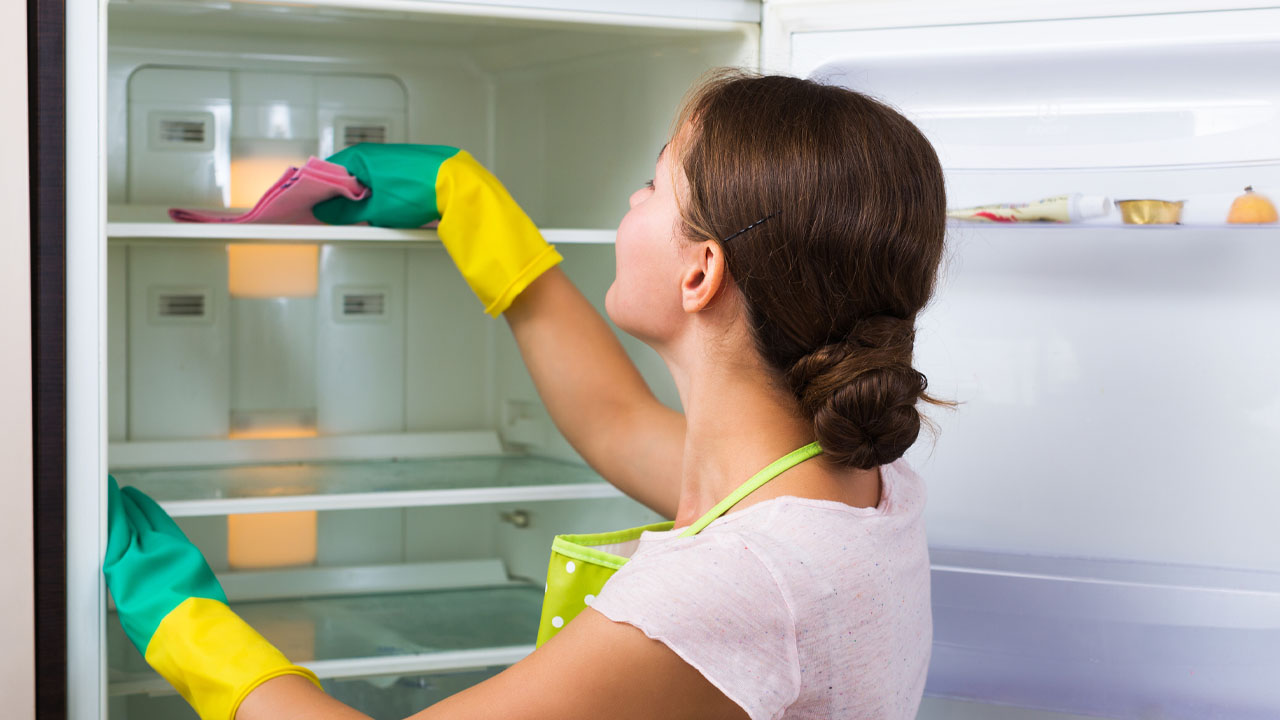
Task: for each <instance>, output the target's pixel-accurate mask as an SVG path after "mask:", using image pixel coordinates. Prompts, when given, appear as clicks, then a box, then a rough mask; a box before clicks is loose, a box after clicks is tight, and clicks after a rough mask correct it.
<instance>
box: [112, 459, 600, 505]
mask: <svg viewBox="0 0 1280 720" xmlns="http://www.w3.org/2000/svg"><path fill="white" fill-rule="evenodd" d="M112 474H113V475H114V476H115V478H116V480H117V481H118V482H119V483H120V484H121V485H131V486H134V487H136V488H138V489H139V490H142V491H143V492H145V493H147V494H148V495H150V496H151V497H153V498H155V500H156V501H157V502H159V503H160V505H161V506H162V507H163V508H164V509H165V510H166V511H167V512H168V513H169V514H170V515H172V516H174V517H193V516H210V515H228V514H238V513H260V512H287V511H293V510H353V509H366V508H379V507H423V506H429V505H469V504H482V503H490V502H516V501H538V500H570V499H587V498H611V497H618V496H619V492H618V490H617V489H616V488H614V487H613V486H612V485H610V484H609V483H607V482H605V481H604V480H603V479H602V478H601V477H600V476H599V475H597V474H596V473H595V471H593V470H592V469H591V468H589V467H586V466H585V465H579V464H575V463H569V462H562V461H559V460H549V459H546V458H537V457H526V456H511V457H471V458H434V459H422V460H381V461H362V462H329V463H296V464H280V465H242V466H224V467H201V468H156V469H150V468H149V469H145V470H121V471H116V472H113V473H112Z"/></svg>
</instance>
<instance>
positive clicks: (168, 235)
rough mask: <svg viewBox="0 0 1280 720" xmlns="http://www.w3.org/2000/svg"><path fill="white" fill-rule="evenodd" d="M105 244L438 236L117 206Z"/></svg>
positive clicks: (555, 240) (602, 233)
mask: <svg viewBox="0 0 1280 720" xmlns="http://www.w3.org/2000/svg"><path fill="white" fill-rule="evenodd" d="M108 216H109V220H108V222H107V239H108V240H111V241H129V240H135V241H136V240H204V241H213V242H273V243H330V242H343V243H345V242H355V243H436V242H439V241H440V236H439V235H437V234H436V231H435V230H427V229H421V230H397V229H394V228H379V227H368V226H359V225H259V224H236V223H180V222H173V221H171V220H169V219H167V213H166V212H165V209H164V208H154V207H127V206H115V207H112V208H111V210H110V211H109V213H108ZM616 233H617V230H616V229H615V228H599V229H596V228H543V229H542V236H543V237H545V238H546V239H547V242H550V243H552V244H560V245H580V244H592V245H612V244H613V240H614V236H615V235H616Z"/></svg>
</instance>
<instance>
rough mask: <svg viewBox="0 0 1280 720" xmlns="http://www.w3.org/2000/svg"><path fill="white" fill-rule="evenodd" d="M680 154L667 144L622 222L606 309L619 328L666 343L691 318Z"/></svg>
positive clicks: (658, 343)
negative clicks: (685, 290)
mask: <svg viewBox="0 0 1280 720" xmlns="http://www.w3.org/2000/svg"><path fill="white" fill-rule="evenodd" d="M674 156H675V152H674V151H673V150H672V149H671V146H669V145H668V146H667V147H664V148H663V149H662V152H661V154H659V155H658V162H657V165H656V166H655V167H654V172H653V180H651V181H649V182H648V183H646V184H645V186H644V187H641V188H640V189H639V190H636V191H635V192H634V193H632V194H631V200H630V203H631V209H630V210H629V211H627V214H626V216H625V217H623V218H622V223H621V224H620V225H619V226H618V238H617V242H616V243H615V246H614V253H615V257H616V274H615V276H614V280H613V285H611V286H610V287H609V292H608V294H606V295H605V311H606V312H607V313H608V314H609V318H610V319H611V320H613V322H614V323H616V324H617V325H618V327H620V328H622V329H623V330H624V331H626V332H627V333H628V334H630V335H632V336H634V337H636V338H639V339H640V340H643V341H644V342H646V343H648V344H649V345H652V346H654V347H660V346H661V345H662V343H663V341H664V340H666V339H668V338H670V337H671V336H672V335H673V334H674V332H675V330H676V329H677V328H679V327H680V324H681V323H682V322H683V321H684V320H685V319H686V318H685V313H684V311H683V309H682V307H681V302H680V273H681V269H682V268H683V267H684V263H682V262H681V258H682V253H683V252H685V251H686V249H687V247H686V246H687V245H688V243H687V242H686V241H685V240H684V239H683V238H681V237H679V234H678V229H679V222H680V215H679V210H678V208H677V206H676V193H677V192H683V188H682V187H678V186H682V185H683V182H684V174H683V173H682V172H681V171H680V170H679V168H678V166H676V165H675V164H674V163H675V162H676V159H675V157H674Z"/></svg>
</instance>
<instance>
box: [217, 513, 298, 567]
mask: <svg viewBox="0 0 1280 720" xmlns="http://www.w3.org/2000/svg"><path fill="white" fill-rule="evenodd" d="M316 518H317V516H316V511H315V510H302V511H297V512H281V513H256V514H253V515H228V516H227V564H228V565H230V566H231V568H232V569H234V570H254V569H261V568H276V567H288V566H292V565H311V564H313V563H315V561H316Z"/></svg>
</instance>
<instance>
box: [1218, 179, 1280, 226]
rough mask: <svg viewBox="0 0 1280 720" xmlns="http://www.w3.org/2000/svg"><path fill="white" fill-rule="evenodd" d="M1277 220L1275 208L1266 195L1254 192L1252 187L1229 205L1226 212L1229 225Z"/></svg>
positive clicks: (1246, 189)
mask: <svg viewBox="0 0 1280 720" xmlns="http://www.w3.org/2000/svg"><path fill="white" fill-rule="evenodd" d="M1277 219H1280V216H1277V214H1276V206H1275V205H1272V204H1271V201H1270V200H1268V199H1267V196H1266V195H1262V194H1260V193H1256V192H1254V191H1253V186H1252V185H1250V186H1249V187H1247V188H1245V189H1244V194H1243V195H1241V196H1240V197H1238V198H1236V199H1235V201H1234V202H1232V203H1231V210H1230V211H1229V212H1227V222H1229V223H1273V222H1275V221H1276V220H1277Z"/></svg>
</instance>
